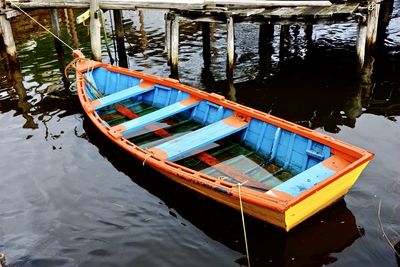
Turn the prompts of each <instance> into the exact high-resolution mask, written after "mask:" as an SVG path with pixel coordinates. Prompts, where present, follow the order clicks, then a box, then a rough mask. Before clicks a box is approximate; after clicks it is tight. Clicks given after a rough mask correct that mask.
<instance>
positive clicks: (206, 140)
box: [150, 116, 248, 161]
mask: <svg viewBox="0 0 400 267" xmlns="http://www.w3.org/2000/svg"><path fill="white" fill-rule="evenodd" d="M247 126H248V123H247V122H245V121H242V120H240V119H239V118H237V117H234V116H232V117H228V118H226V119H224V120H221V121H217V122H215V123H213V124H210V125H207V126H205V127H203V128H200V129H198V130H196V131H194V132H191V133H188V134H185V135H183V136H180V137H178V138H175V139H173V140H171V141H168V142H165V143H163V144H161V145H158V146H156V147H153V148H151V149H150V151H152V152H153V153H154V154H155V155H157V156H158V157H159V158H162V159H167V160H170V161H174V160H176V159H178V158H179V157H181V156H184V155H186V154H189V153H190V152H192V151H194V150H196V149H199V148H202V147H204V146H206V145H208V144H211V143H213V142H215V141H218V140H220V139H222V138H224V137H227V136H229V135H232V134H234V133H236V132H238V131H240V130H243V129H245V128H246V127H247Z"/></svg>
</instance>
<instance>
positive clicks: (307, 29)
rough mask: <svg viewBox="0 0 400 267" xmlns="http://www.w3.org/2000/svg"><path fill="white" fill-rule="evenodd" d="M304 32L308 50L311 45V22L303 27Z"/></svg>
mask: <svg viewBox="0 0 400 267" xmlns="http://www.w3.org/2000/svg"><path fill="white" fill-rule="evenodd" d="M304 34H305V36H306V45H307V50H308V51H310V50H311V49H312V46H313V25H312V24H307V25H306V27H305V28H304Z"/></svg>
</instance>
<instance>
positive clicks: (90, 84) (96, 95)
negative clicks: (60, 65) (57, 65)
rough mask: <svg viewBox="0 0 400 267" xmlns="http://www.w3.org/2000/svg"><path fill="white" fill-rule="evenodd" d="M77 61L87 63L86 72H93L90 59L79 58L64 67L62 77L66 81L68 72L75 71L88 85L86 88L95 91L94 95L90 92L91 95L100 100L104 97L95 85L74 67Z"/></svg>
mask: <svg viewBox="0 0 400 267" xmlns="http://www.w3.org/2000/svg"><path fill="white" fill-rule="evenodd" d="M79 61H88V62H89V66H88V71H89V72H91V71H93V68H94V64H93V61H92V60H90V59H86V58H81V57H79V58H75V59H73V60H72V61H71V62H70V63H68V65H67V66H66V67H65V69H64V75H65V77H67V79H68V71H69V70H70V69H73V70H75V71H76V72H77V73H78V74H79V75H80V76H81V77H82V78H83V79H84V80H85V82H86V83H87V84H88V85H89V86H88V88H89V90H90V91H91V88H93V90H94V91H95V93H94V92H92V91H91V93H92V95H93V96H94V97H95V98H96V99H98V98H100V97H104V94H103V93H102V92H101V91H100V90H99V89H98V88H97V87H96V85H94V84H93V83H92V82H91V81H90V80H89V79H88V78H87V77H86V75H85V74H83V73H82V72H81V71H80V70H79V69H78V68H77V66H76V65H77V64H78V62H79ZM91 64H92V65H91Z"/></svg>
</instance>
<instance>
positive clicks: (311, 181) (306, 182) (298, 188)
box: [273, 163, 335, 196]
mask: <svg viewBox="0 0 400 267" xmlns="http://www.w3.org/2000/svg"><path fill="white" fill-rule="evenodd" d="M333 174H335V171H334V170H331V169H329V168H327V167H325V166H324V165H323V164H322V163H318V164H317V165H314V166H313V167H311V168H309V169H308V170H305V171H304V172H302V173H299V174H297V175H296V176H294V177H292V178H291V179H289V180H287V181H286V182H284V183H281V184H280V185H278V186H276V187H274V188H273V189H275V190H279V191H282V192H286V193H288V194H290V195H292V196H298V195H300V194H301V193H302V192H304V191H305V190H307V189H310V188H311V187H313V186H315V185H316V184H318V183H320V182H322V181H323V180H325V179H326V178H328V177H329V176H331V175H333Z"/></svg>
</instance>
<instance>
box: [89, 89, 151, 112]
mask: <svg viewBox="0 0 400 267" xmlns="http://www.w3.org/2000/svg"><path fill="white" fill-rule="evenodd" d="M153 89H154V86H152V87H149V88H142V87H140V85H135V86H132V87H129V88H127V89H125V90H121V91H118V92H116V93H114V94H111V95H108V96H105V97H102V98H99V99H97V101H99V104H98V105H96V106H95V107H94V109H95V110H98V109H101V108H104V107H106V106H110V105H112V104H115V103H118V102H120V101H123V100H125V99H128V98H131V97H135V96H138V95H140V94H142V93H145V92H149V91H151V90H153Z"/></svg>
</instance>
